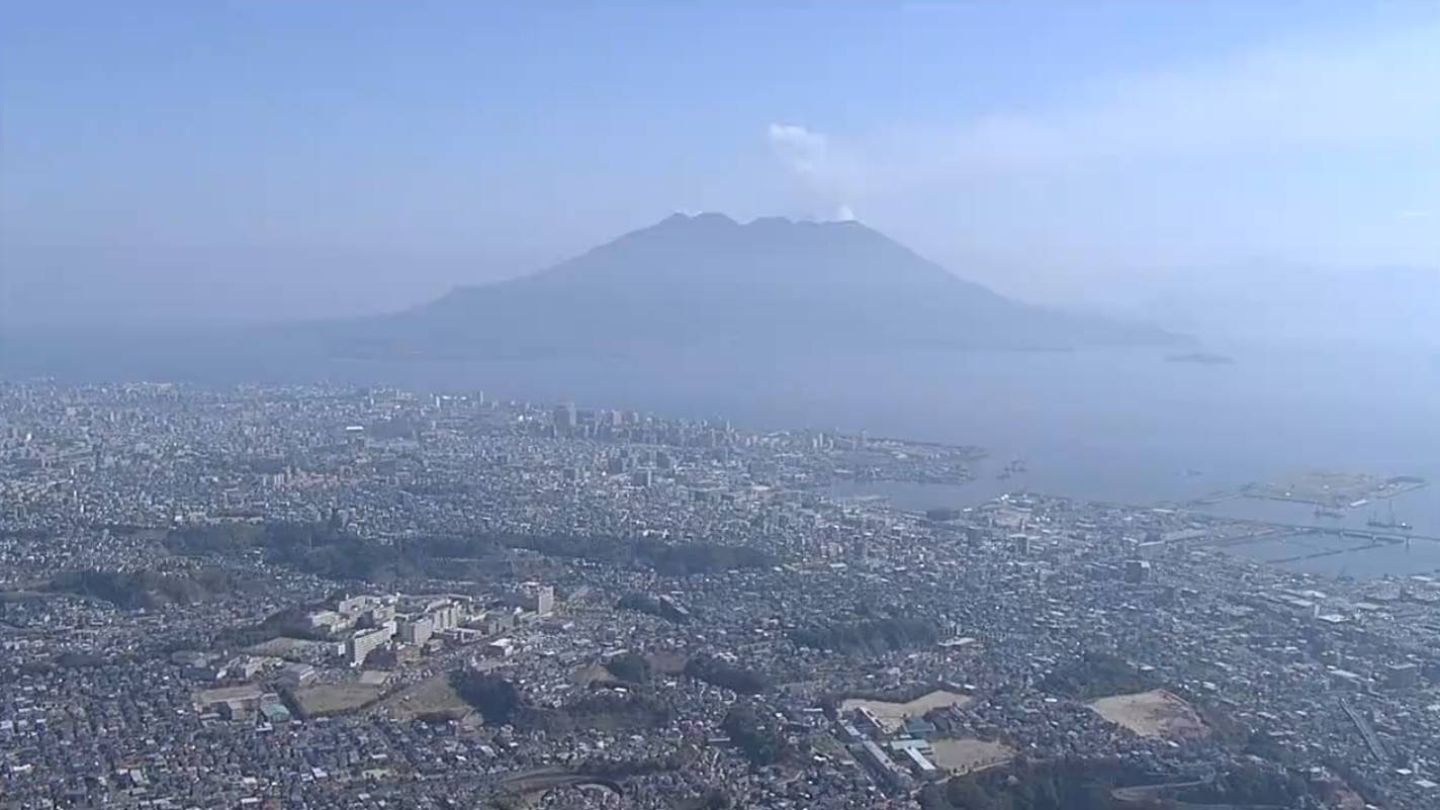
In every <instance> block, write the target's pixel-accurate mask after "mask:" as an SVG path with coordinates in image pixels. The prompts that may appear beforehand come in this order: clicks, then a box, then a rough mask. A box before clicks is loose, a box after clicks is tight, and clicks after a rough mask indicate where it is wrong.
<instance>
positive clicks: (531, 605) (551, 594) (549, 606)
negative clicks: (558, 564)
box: [521, 582, 555, 616]
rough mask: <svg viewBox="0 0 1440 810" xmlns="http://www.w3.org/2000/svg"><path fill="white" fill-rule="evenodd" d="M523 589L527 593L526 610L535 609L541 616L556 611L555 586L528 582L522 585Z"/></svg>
mask: <svg viewBox="0 0 1440 810" xmlns="http://www.w3.org/2000/svg"><path fill="white" fill-rule="evenodd" d="M521 590H522V592H523V593H524V595H525V609H526V610H531V611H534V612H535V613H536V614H537V615H540V616H549V615H550V614H551V613H554V612H555V588H554V586H552V585H541V584H540V583H538V582H527V583H525V584H524V585H522V586H521Z"/></svg>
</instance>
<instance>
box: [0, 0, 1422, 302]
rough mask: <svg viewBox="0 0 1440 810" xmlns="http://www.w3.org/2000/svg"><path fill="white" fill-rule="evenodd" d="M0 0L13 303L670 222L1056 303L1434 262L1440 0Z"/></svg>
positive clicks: (486, 256)
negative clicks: (703, 214) (847, 235)
mask: <svg viewBox="0 0 1440 810" xmlns="http://www.w3.org/2000/svg"><path fill="white" fill-rule="evenodd" d="M533 5H537V4H522V3H514V4H502V3H483V2H482V3H476V2H411V3H393V2H379V1H378V0H377V1H376V2H360V1H357V2H344V3H341V2H320V1H319V0H316V1H315V2H304V1H303V0H286V1H285V2H279V1H278V0H277V1H276V2H267V1H266V0H244V1H243V2H203V3H197V2H178V1H177V2H145V1H144V0H133V1H132V2H125V3H107V2H87V3H72V2H65V1H64V0H60V1H58V2H44V3H38V2H8V0H7V1H6V2H0V10H3V11H0V14H3V19H0V137H3V150H0V171H3V174H0V176H3V183H0V217H3V218H0V259H3V265H4V266H3V279H0V281H3V284H4V287H3V288H0V289H3V292H4V304H5V308H4V309H0V313H3V314H4V316H5V317H6V318H8V319H10V320H37V321H62V320H66V319H74V318H87V319H88V318H97V317H99V318H129V319H148V318H156V319H174V318H180V317H191V316H205V317H208V316H219V317H243V318H252V317H265V316H269V317H289V316H294V315H312V314H332V313H344V312H354V311H373V310H381V309H386V308H390V307H394V306H397V305H402V304H407V303H411V302H418V301H421V300H424V299H426V298H427V297H430V296H433V295H435V294H438V293H439V292H441V291H443V290H444V289H446V288H448V287H449V286H451V285H453V284H456V283H464V282H474V281H483V280H486V279H490V278H496V277H502V276H509V275H515V274H518V273H523V272H527V271H530V270H533V269H536V268H538V267H540V266H543V265H545V264H547V263H549V262H551V261H554V260H556V259H559V258H563V257H564V256H566V255H569V254H571V253H574V252H576V251H578V250H582V249H584V248H585V247H588V246H590V245H593V244H594V243H596V242H599V241H602V240H604V239H606V238H609V237H610V236H613V235H615V234H617V233H619V232H622V231H624V230H628V229H632V228H635V227H639V226H643V225H645V224H648V223H649V222H651V221H654V220H658V219H660V218H661V217H663V216H665V215H666V214H668V213H670V212H672V211H676V210H720V211H725V212H727V213H730V214H732V215H733V216H736V217H738V218H742V219H744V218H750V217H754V216H762V215H773V214H782V215H790V216H803V217H817V218H832V217H837V216H850V215H853V216H857V217H859V218H860V219H861V220H863V221H865V222H867V223H868V224H871V225H873V226H875V227H877V228H879V229H881V230H883V231H885V232H887V233H890V234H892V235H894V236H896V237H897V238H899V239H901V240H902V241H904V242H906V243H908V244H910V245H912V246H913V247H915V248H917V249H918V250H920V251H921V252H922V253H925V254H927V255H930V256H932V257H934V258H936V259H938V260H940V261H942V262H943V263H945V264H947V265H948V266H950V267H951V268H952V269H954V270H956V271H957V272H960V273H962V274H966V275H970V276H972V277H975V278H978V279H980V280H982V281H986V282H988V283H991V284H993V285H995V286H997V287H999V288H1001V289H1003V290H1008V291H1013V292H1017V293H1019V294H1022V295H1026V296H1028V297H1032V298H1063V297H1064V296H1066V295H1069V294H1071V293H1072V292H1073V291H1074V290H1076V289H1080V288H1085V287H1088V286H1093V285H1102V284H1104V285H1109V284H1116V283H1123V282H1126V281H1133V280H1139V279H1144V278H1147V277H1148V275H1149V274H1153V273H1154V272H1156V271H1157V270H1161V269H1164V270H1170V269H1173V268H1180V269H1182V270H1184V271H1185V272H1192V273H1211V272H1223V270H1220V269H1216V268H1226V267H1230V266H1232V265H1236V264H1239V263H1246V266H1250V265H1251V264H1253V262H1254V261H1256V260H1262V261H1273V262H1281V263H1285V264H1287V265H1300V266H1312V265H1314V266H1346V267H1367V266H1378V265H1390V264H1405V265H1421V266H1431V265H1435V266H1440V236H1437V234H1440V5H1437V4H1436V3H1433V2H1418V1H1417V2H1413V3H1357V2H1330V3H1326V2H1307V3H1298V2H1279V1H1277V2H1264V3H1257V2H1234V3H1222V2H1188V3H1141V2H1094V3H1086V2H1068V1H1067V2H1059V1H1058V0H1056V2H1051V3H992V2H978V1H977V2H970V3H923V4H881V3H865V4H861V3H818V2H817V3H748V4H747V3H716V4H705V3H686V4H680V3H659V2H655V3H626V4H614V3H551V4H543V7H542V8H538V9H537V8H531V7H530V6H533Z"/></svg>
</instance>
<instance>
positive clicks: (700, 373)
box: [328, 347, 1440, 576]
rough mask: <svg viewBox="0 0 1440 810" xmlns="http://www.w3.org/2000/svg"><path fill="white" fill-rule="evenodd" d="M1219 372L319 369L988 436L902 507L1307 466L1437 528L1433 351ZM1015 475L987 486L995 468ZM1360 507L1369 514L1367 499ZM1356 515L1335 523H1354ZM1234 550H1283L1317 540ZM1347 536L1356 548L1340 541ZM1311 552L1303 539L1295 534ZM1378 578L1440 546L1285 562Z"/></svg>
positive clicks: (769, 422) (1190, 495) (1039, 358)
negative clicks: (1415, 482)
mask: <svg viewBox="0 0 1440 810" xmlns="http://www.w3.org/2000/svg"><path fill="white" fill-rule="evenodd" d="M1227 351H1228V352H1229V353H1230V354H1232V355H1233V356H1234V358H1235V361H1236V362H1234V363H1233V364H1230V365H1202V364H1193V363H1175V362H1167V361H1166V360H1165V352H1163V351H1158V350H1123V351H1122V350H1106V351H1079V352H1053V353H1045V352H935V353H926V352H906V353H903V354H878V353H877V354H873V355H865V356H845V357H837V356H825V355H816V354H810V355H798V356H797V355H785V354H776V355H771V356H769V357H765V358H757V359H755V360H754V361H752V362H748V363H744V364H740V363H737V362H734V361H731V362H729V363H721V362H717V361H715V360H713V358H708V357H704V356H700V355H696V354H691V355H673V356H666V357H653V358H648V359H638V358H611V359H602V360H575V359H567V360H553V361H524V362H449V363H439V362H427V363H416V364H409V363H359V362H345V363H337V364H335V365H334V366H333V367H331V368H330V369H329V370H328V373H329V374H330V375H332V377H334V378H337V379H344V380H347V381H352V382H390V383H402V384H407V385H415V386H423V387H436V388H463V387H472V388H481V389H483V390H485V391H486V392H487V393H488V394H490V395H492V396H498V397H502V398H510V397H516V398H528V399H536V400H540V401H561V400H572V399H573V400H575V401H576V402H577V403H579V404H580V406H581V407H615V406H620V407H627V408H635V409H638V410H642V411H656V412H666V413H673V414H681V415H691V416H695V417H711V416H723V417H726V418H730V419H732V420H734V421H735V422H737V423H742V424H745V425H747V426H753V427H763V428H774V429H786V428H801V427H815V428H835V429H839V430H844V431H857V432H858V431H862V430H863V431H867V432H868V433H869V434H870V435H873V436H902V437H906V438H915V439H924V440H932V441H940V442H950V443H963V444H975V445H980V446H982V447H984V448H986V449H987V450H988V451H989V453H990V459H989V461H988V462H987V463H986V464H985V465H983V466H982V467H981V469H980V472H979V475H978V477H977V480H976V481H975V482H973V483H971V484H969V485H966V486H964V487H956V488H949V487H933V486H921V485H879V486H867V487H865V488H863V489H857V490H852V491H853V492H857V493H858V492H862V491H863V492H875V493H879V494H884V495H888V496H890V497H891V499H892V501H893V502H894V503H896V505H897V506H901V507H905V508H925V507H929V506H937V505H959V504H968V503H975V502H979V501H981V500H984V499H987V498H991V497H995V496H997V495H999V494H1001V493H1003V492H1006V491H1011V490H1018V489H1029V490H1033V491H1037V492H1044V493H1050V494H1058V495H1066V496H1071V497H1075V498H1081V499H1089V500H1101V501H1116V502H1125V503H1142V504H1143V503H1165V502H1180V501H1186V500H1190V499H1194V498H1197V497H1201V496H1205V495H1209V494H1213V493H1215V492H1218V491H1222V490H1233V489H1234V488H1236V487H1238V486H1240V485H1243V484H1245V483H1249V482H1255V481H1264V480H1272V479H1275V478H1278V477H1280V476H1283V475H1285V474H1287V473H1293V472H1296V471H1302V470H1330V471H1337V472H1364V473H1372V474H1375V475H1381V476H1392V475H1418V476H1423V477H1425V478H1426V479H1427V480H1429V481H1430V482H1431V483H1432V486H1429V487H1426V488H1424V489H1422V490H1420V491H1418V492H1414V493H1410V494H1407V495H1404V496H1401V497H1399V498H1396V499H1394V508H1395V514H1396V518H1397V519H1399V520H1403V521H1406V522H1409V523H1411V524H1413V525H1414V527H1415V532H1416V533H1417V534H1431V535H1440V489H1437V488H1436V486H1434V485H1433V484H1435V483H1436V482H1440V420H1437V418H1436V417H1437V415H1440V359H1437V358H1435V357H1434V356H1432V355H1430V354H1428V353H1425V352H1403V351H1401V352H1397V351H1385V352H1380V351H1358V350H1350V351H1336V350H1331V349H1326V350H1318V349H1315V350H1299V349H1288V350H1282V349H1259V348H1248V349H1247V348H1244V347H1233V348H1229V349H1227ZM1012 459H1023V460H1025V462H1026V464H1027V467H1028V472H1026V473H1025V474H1023V475H1016V476H1014V477H1012V478H1010V479H1008V480H999V479H998V478H997V477H996V472H997V470H998V468H999V467H1001V466H1003V465H1004V464H1005V463H1006V462H1008V461H1010V460H1012ZM1367 509H1368V508H1367ZM1367 509H1358V510H1352V511H1350V512H1349V513H1348V514H1347V517H1346V519H1345V520H1344V521H1333V522H1334V523H1335V524H1336V525H1341V524H1343V525H1348V526H1352V527H1355V528H1364V527H1365V521H1366V520H1367V519H1369V518H1370V517H1372V514H1371V512H1370V511H1367ZM1313 510H1314V507H1313V506H1310V505H1306V504H1289V503H1279V502H1261V501H1253V500H1243V499H1238V500H1233V501H1228V502H1226V503H1224V504H1222V505H1220V506H1218V507H1216V511H1217V512H1220V513H1223V514H1230V515H1235V516H1239V517H1253V518H1262V519H1267V520H1274V521H1277V522H1287V523H1296V524H1315V523H1320V522H1327V523H1328V522H1332V521H1319V520H1317V519H1316V518H1315V516H1314V514H1313ZM1333 542H1338V541H1334V540H1320V539H1318V538H1308V539H1305V540H1303V541H1287V543H1286V544H1276V543H1266V544H1254V545H1249V546H1239V547H1236V548H1235V549H1234V551H1235V553H1245V554H1251V555H1253V556H1255V557H1257V558H1259V559H1280V558H1287V557H1291V556H1297V555H1299V554H1301V553H1304V549H1305V548H1307V547H1311V546H1315V544H1323V543H1333ZM1344 542H1345V543H1346V544H1347V545H1351V546H1353V545H1357V544H1358V543H1356V542H1355V541H1344ZM1305 544H1309V546H1306V545H1305ZM1296 565H1297V566H1301V567H1308V568H1309V569H1310V570H1316V571H1319V572H1323V573H1332V574H1342V573H1343V574H1350V575H1355V576H1371V575H1380V574H1385V573H1390V574H1405V573H1413V572H1419V571H1429V570H1432V569H1434V568H1437V567H1440V543H1430V542H1421V541H1417V542H1415V543H1414V544H1412V546H1411V548H1409V549H1408V550H1407V549H1406V548H1405V547H1403V546H1400V547H1395V548H1388V549H1376V550H1371V551H1367V552H1363V553H1356V554H1344V555H1336V556H1332V557H1324V558H1319V559H1315V560H1310V561H1306V562H1304V563H1297V564H1296Z"/></svg>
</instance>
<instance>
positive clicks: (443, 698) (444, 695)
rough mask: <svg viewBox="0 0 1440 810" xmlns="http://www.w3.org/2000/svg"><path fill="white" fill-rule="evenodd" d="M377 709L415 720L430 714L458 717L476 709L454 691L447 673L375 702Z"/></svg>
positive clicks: (403, 718)
mask: <svg viewBox="0 0 1440 810" xmlns="http://www.w3.org/2000/svg"><path fill="white" fill-rule="evenodd" d="M374 709H375V710H376V711H380V712H383V713H385V714H387V715H389V716H391V717H394V718H395V719H397V720H414V719H415V718H417V717H425V716H430V715H446V716H449V717H451V718H453V719H456V720H458V719H461V718H464V717H466V716H467V715H469V714H470V713H471V712H472V711H474V709H472V708H471V707H470V704H468V703H466V702H465V701H464V700H462V699H461V698H460V696H459V695H457V694H455V689H454V688H453V687H451V686H450V676H449V675H448V674H447V673H442V674H440V675H436V676H434V677H432V678H426V679H425V680H423V681H420V682H419V683H415V684H411V685H410V686H407V687H405V688H404V689H401V690H400V691H398V692H395V693H394V694H392V695H389V696H388V697H386V698H385V699H384V700H382V701H380V702H379V703H377V704H375V706H374Z"/></svg>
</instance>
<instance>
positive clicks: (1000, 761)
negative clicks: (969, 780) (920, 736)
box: [930, 738, 1015, 776]
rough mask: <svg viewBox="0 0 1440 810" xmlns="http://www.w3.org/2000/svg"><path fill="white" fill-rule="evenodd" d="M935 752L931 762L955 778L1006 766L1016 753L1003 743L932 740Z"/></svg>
mask: <svg viewBox="0 0 1440 810" xmlns="http://www.w3.org/2000/svg"><path fill="white" fill-rule="evenodd" d="M930 745H931V746H932V747H933V748H934V752H933V753H932V754H931V755H930V761H931V762H934V763H935V764H936V766H938V767H940V768H944V769H945V770H947V771H949V772H950V773H951V774H953V775H955V776H960V775H963V774H967V773H974V772H975V771H983V770H985V769H986V768H993V767H995V766H996V765H1004V764H1005V763H1007V762H1009V761H1010V760H1012V759H1014V758H1015V751H1014V749H1012V748H1011V747H1010V746H1008V745H1006V744H1004V743H1002V742H992V741H989V740H977V739H971V738H966V739H957V740H949V739H937V740H931V741H930Z"/></svg>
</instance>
